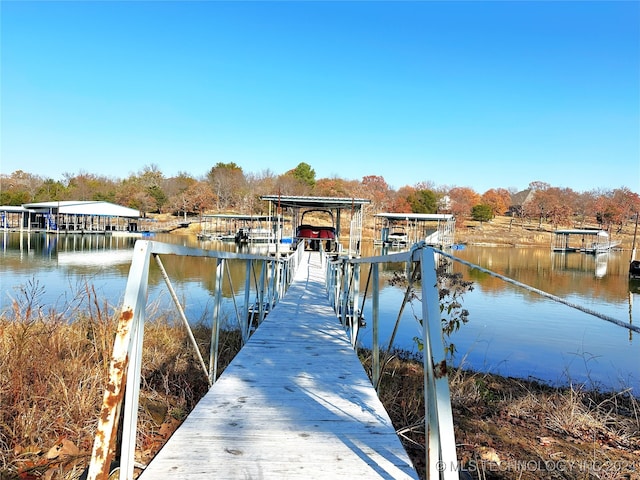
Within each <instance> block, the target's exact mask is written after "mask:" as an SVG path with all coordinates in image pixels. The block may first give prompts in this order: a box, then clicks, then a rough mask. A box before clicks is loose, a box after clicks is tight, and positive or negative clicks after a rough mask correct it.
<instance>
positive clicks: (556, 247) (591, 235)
mask: <svg viewBox="0 0 640 480" xmlns="http://www.w3.org/2000/svg"><path fill="white" fill-rule="evenodd" d="M619 244H620V242H617V241H613V240H611V238H610V237H609V234H608V233H607V232H605V231H604V230H595V229H594V230H590V229H568V230H555V231H554V232H553V239H552V244H551V250H552V251H554V252H582V253H593V254H596V253H603V252H608V251H609V250H612V249H614V248H615V247H617V246H618V245H619Z"/></svg>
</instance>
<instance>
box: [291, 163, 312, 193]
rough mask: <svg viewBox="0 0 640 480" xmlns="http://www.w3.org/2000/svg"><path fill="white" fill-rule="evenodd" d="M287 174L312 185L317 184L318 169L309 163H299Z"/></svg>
mask: <svg viewBox="0 0 640 480" xmlns="http://www.w3.org/2000/svg"><path fill="white" fill-rule="evenodd" d="M287 174H288V175H291V176H292V177H293V178H295V179H297V180H300V181H301V182H302V183H305V184H307V185H308V186H310V187H313V186H314V185H315V184H316V171H315V170H314V169H313V168H311V165H309V164H308V163H304V162H301V163H299V164H298V166H297V167H296V168H294V169H293V170H289V171H288V172H287Z"/></svg>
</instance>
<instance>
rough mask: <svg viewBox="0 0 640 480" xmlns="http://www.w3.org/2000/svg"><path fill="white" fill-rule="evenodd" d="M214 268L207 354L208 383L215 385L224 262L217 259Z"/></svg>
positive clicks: (221, 259)
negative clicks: (214, 284)
mask: <svg viewBox="0 0 640 480" xmlns="http://www.w3.org/2000/svg"><path fill="white" fill-rule="evenodd" d="M217 263H218V266H217V267H216V298H215V301H214V303H213V321H212V323H211V348H210V354H209V383H210V384H211V385H213V384H214V383H216V378H217V376H218V341H219V339H220V305H221V304H222V276H223V275H222V274H223V272H224V267H225V264H226V262H225V260H224V259H223V258H219V259H217Z"/></svg>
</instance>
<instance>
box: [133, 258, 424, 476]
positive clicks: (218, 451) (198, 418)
mask: <svg viewBox="0 0 640 480" xmlns="http://www.w3.org/2000/svg"><path fill="white" fill-rule="evenodd" d="M304 256H305V261H303V262H302V264H301V265H300V267H299V268H298V271H297V273H296V276H295V279H294V281H293V282H292V284H291V285H290V287H289V290H288V291H287V293H286V295H285V296H284V298H283V299H282V300H281V301H280V302H279V303H278V305H277V306H276V307H275V308H274V309H273V310H272V311H271V312H270V313H269V315H268V316H267V318H266V319H265V321H264V322H263V323H262V325H261V326H260V327H259V328H258V329H257V331H256V333H255V334H254V335H253V336H252V337H251V339H250V340H249V342H248V343H247V344H246V345H245V347H244V348H243V349H242V350H241V351H240V353H239V354H238V355H237V356H236V358H235V359H234V360H233V362H232V363H231V364H230V365H229V366H228V367H227V369H226V370H225V371H224V373H223V374H222V375H221V376H220V378H219V379H218V380H217V381H216V383H215V384H214V385H213V387H212V388H211V390H210V391H209V392H208V393H207V394H206V395H205V396H204V397H203V398H202V400H201V401H200V402H199V403H198V405H197V406H196V407H195V409H194V410H193V411H192V412H191V414H189V416H188V417H187V419H186V420H185V421H184V423H183V424H182V425H181V426H180V427H179V428H178V430H177V431H176V432H175V433H174V434H173V436H172V437H171V438H170V439H169V441H168V442H167V444H166V445H165V446H164V447H163V448H162V450H161V451H160V452H159V453H158V455H156V457H155V458H154V459H153V460H152V461H151V463H150V464H149V465H148V466H147V468H146V469H145V470H144V472H143V473H142V475H141V476H140V477H139V478H141V479H143V480H150V479H167V478H176V479H207V480H209V479H212V478H216V479H258V478H260V479H287V478H294V479H295V478H304V479H324V478H326V479H331V480H334V479H335V478H361V479H365V478H366V479H369V478H387V479H402V478H414V479H415V478H418V476H417V474H416V472H415V470H414V468H413V466H412V464H411V461H410V460H409V457H408V455H407V453H406V452H405V450H404V448H403V446H402V444H401V443H400V439H399V438H398V436H397V434H396V432H395V430H394V428H393V426H392V424H391V421H390V419H389V416H388V414H387V412H386V411H385V409H384V407H383V406H382V404H381V402H380V400H379V399H378V396H377V394H376V391H375V389H374V388H373V386H372V385H371V382H370V380H369V378H368V377H367V375H366V373H365V371H364V368H363V367H362V364H361V363H360V360H359V359H358V357H357V355H356V353H355V351H354V350H353V349H352V348H351V345H350V343H349V341H348V339H347V336H346V334H345V331H344V329H343V328H342V326H341V325H340V322H339V320H338V319H337V317H336V315H335V313H334V311H333V309H332V308H331V306H330V305H329V302H328V300H327V295H326V293H325V287H324V271H323V269H322V267H321V264H320V253H319V252H305V254H304Z"/></svg>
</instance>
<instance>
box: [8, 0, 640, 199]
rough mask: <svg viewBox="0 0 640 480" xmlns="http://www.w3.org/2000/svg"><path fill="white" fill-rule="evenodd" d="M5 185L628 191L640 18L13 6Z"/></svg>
mask: <svg viewBox="0 0 640 480" xmlns="http://www.w3.org/2000/svg"><path fill="white" fill-rule="evenodd" d="M0 9H1V11H0V13H1V25H0V26H1V42H2V43H1V45H0V48H1V68H2V70H1V85H0V89H1V90H0V91H1V98H0V100H1V105H0V111H1V124H0V127H1V131H0V133H1V136H0V140H1V146H0V148H1V155H2V158H1V164H0V171H1V172H2V173H5V174H6V173H11V172H13V171H15V170H18V169H21V170H24V171H27V172H30V173H35V174H39V175H43V176H46V177H51V178H53V179H55V180H61V179H62V178H63V174H64V173H71V174H74V173H78V172H80V171H85V172H89V173H94V174H99V175H107V176H109V177H115V178H126V177H127V176H129V175H130V174H131V173H135V172H139V171H140V170H142V168H143V167H144V166H146V165H151V164H155V165H157V166H158V167H159V168H160V170H161V171H162V172H163V173H164V174H165V176H167V177H169V176H173V175H176V174H177V173H179V172H187V173H189V174H191V175H194V176H196V177H200V176H203V175H205V174H206V173H207V171H208V170H209V169H210V168H211V167H212V166H214V165H215V164H216V163H218V162H224V163H228V162H235V163H236V164H238V165H240V166H241V167H242V168H243V170H244V171H245V172H246V173H254V174H260V173H262V172H264V171H266V170H269V171H271V172H273V173H275V174H281V173H284V172H286V171H287V170H290V169H292V168H295V167H296V166H297V165H298V164H299V163H300V162H306V163H308V164H309V165H311V167H312V168H313V169H314V170H315V172H316V178H325V177H340V178H344V179H348V180H361V179H362V177H363V176H367V175H379V176H382V177H384V178H385V180H386V181H387V183H388V184H389V185H390V186H391V187H392V188H396V189H397V188H400V187H402V186H405V185H415V184H417V183H418V182H427V181H431V182H433V183H434V184H435V185H446V186H463V187H471V188H473V189H474V190H476V191H477V192H479V193H483V192H484V191H486V190H487V189H490V188H515V189H517V190H521V189H524V188H526V187H527V186H528V185H529V183H530V182H532V181H543V182H547V183H549V184H551V185H552V186H555V187H568V188H572V189H574V190H576V191H579V192H582V191H590V190H594V189H614V188H620V187H628V188H630V189H631V190H633V191H635V192H640V2H638V1H630V2H626V1H615V0H613V1H612V0H608V1H603V2H597V1H568V2H560V1H538V2H525V1H518V0H514V1H495V2H484V1H470V2H462V1H446V2H436V1H420V2H418V1H415V2H413V1H402V2H384V1H376V2H368V1H355V2H343V1H322V2H312V1H280V2H271V1H262V2H249V1H229V2H218V1H180V2H171V1H149V2H135V1H105V2H97V1H76V2H74V1H62V2H51V1H39V2H28V1H13V0H3V1H2V2H0Z"/></svg>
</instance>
